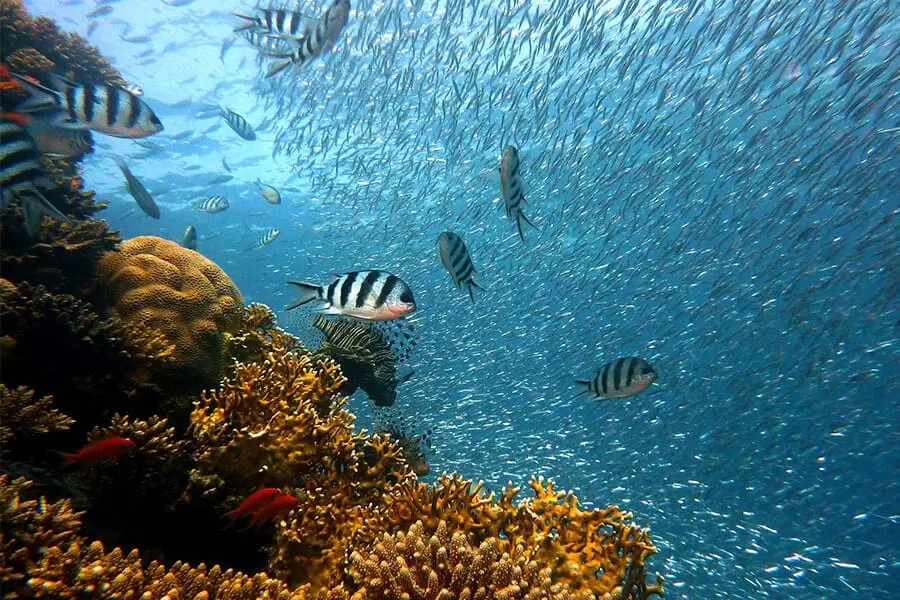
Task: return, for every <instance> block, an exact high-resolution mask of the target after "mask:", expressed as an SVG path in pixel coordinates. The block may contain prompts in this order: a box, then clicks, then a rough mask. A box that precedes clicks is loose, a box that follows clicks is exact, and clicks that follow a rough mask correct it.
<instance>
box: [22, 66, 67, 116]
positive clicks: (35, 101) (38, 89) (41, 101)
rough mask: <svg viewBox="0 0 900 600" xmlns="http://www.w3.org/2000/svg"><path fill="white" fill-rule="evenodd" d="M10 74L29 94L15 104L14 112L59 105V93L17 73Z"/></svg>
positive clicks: (36, 110)
mask: <svg viewBox="0 0 900 600" xmlns="http://www.w3.org/2000/svg"><path fill="white" fill-rule="evenodd" d="M10 75H11V76H12V77H13V78H14V79H15V80H16V81H17V82H19V85H20V86H22V89H23V90H25V92H26V93H27V94H28V95H29V98H28V99H27V100H24V101H23V102H20V103H19V105H18V106H16V112H38V111H42V110H46V109H48V108H57V107H58V106H59V104H58V103H59V101H60V98H59V93H58V92H56V91H55V90H52V89H50V88H48V87H45V86H43V85H41V84H39V83H35V82H33V81H31V80H29V79H28V78H27V77H25V76H23V75H19V74H18V73H10Z"/></svg>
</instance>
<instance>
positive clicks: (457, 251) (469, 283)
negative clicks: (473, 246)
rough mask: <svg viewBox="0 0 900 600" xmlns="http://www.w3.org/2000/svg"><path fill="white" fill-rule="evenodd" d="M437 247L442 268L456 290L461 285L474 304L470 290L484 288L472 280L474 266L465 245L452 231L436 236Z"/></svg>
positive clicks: (473, 295)
mask: <svg viewBox="0 0 900 600" xmlns="http://www.w3.org/2000/svg"><path fill="white" fill-rule="evenodd" d="M438 246H439V249H440V253H441V262H442V263H443V264H444V268H445V269H447V272H448V273H450V277H452V278H453V282H454V283H455V284H456V287H457V288H459V287H461V286H462V285H465V286H466V290H467V291H468V292H469V298H471V299H472V304H474V303H475V294H474V292H473V291H472V288H478V289H480V290H483V289H484V288H483V287H481V286H480V285H478V284H477V283H476V282H475V280H474V279H472V275H473V274H474V273H475V272H476V271H475V266H474V265H473V264H472V256H471V255H470V254H469V249H468V248H466V243H465V242H463V240H462V238H461V237H459V236H458V235H456V234H455V233H453V232H452V231H445V232H444V233H442V234H441V235H439V236H438Z"/></svg>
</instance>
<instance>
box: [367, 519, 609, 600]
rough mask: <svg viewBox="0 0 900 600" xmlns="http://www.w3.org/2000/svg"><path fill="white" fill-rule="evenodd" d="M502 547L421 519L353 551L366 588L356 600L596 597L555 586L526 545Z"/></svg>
mask: <svg viewBox="0 0 900 600" xmlns="http://www.w3.org/2000/svg"><path fill="white" fill-rule="evenodd" d="M500 545H501V542H500V540H498V539H497V538H488V539H486V540H485V541H483V542H481V543H480V544H479V545H478V546H474V545H473V544H472V543H471V542H470V541H469V539H468V538H467V536H466V535H465V534H464V533H462V532H459V531H457V532H456V533H452V532H451V531H450V529H448V527H447V524H446V523H445V522H444V521H441V522H440V523H439V524H438V527H437V530H436V531H435V532H434V534H433V535H430V536H429V535H428V534H427V533H426V530H425V527H424V525H423V524H422V522H421V521H417V522H416V523H414V524H413V526H412V527H410V529H409V531H407V532H406V533H404V532H402V531H401V532H398V533H396V534H394V535H393V536H391V535H388V534H387V533H385V534H383V535H382V536H381V538H380V540H379V541H378V542H377V543H376V544H375V545H374V546H373V547H371V548H370V549H367V550H362V551H356V552H353V554H352V556H351V557H350V568H349V573H350V576H351V577H352V578H353V579H354V580H355V581H357V582H359V583H360V584H361V587H360V589H359V590H357V592H356V593H355V594H354V595H353V596H352V598H353V600H362V599H367V598H409V599H410V600H454V599H458V598H484V599H489V598H496V599H500V598H503V599H505V600H519V599H522V600H539V599H540V600H594V595H593V594H592V593H590V592H581V593H571V592H570V591H569V590H568V588H567V587H566V586H564V585H558V584H557V585H554V584H553V582H552V580H551V569H550V568H549V567H547V566H546V565H545V564H543V563H541V562H539V561H535V560H533V559H530V558H529V557H528V556H527V553H526V551H525V548H524V547H523V546H522V545H518V546H515V547H513V548H512V549H511V550H510V551H509V552H504V551H503V550H501V548H500Z"/></svg>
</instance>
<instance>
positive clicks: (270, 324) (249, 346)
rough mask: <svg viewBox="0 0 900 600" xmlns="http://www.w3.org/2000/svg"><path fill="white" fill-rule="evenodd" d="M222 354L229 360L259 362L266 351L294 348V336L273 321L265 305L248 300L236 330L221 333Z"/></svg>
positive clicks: (271, 314)
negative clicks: (222, 339)
mask: <svg viewBox="0 0 900 600" xmlns="http://www.w3.org/2000/svg"><path fill="white" fill-rule="evenodd" d="M225 339H226V343H225V353H226V355H227V356H228V357H229V358H230V361H231V362H234V361H237V362H241V363H248V362H260V361H263V360H265V358H266V356H267V354H268V353H269V352H274V351H283V350H294V349H295V348H298V347H299V346H300V343H299V342H298V341H297V338H295V337H294V336H292V335H290V334H289V333H287V332H285V331H284V330H283V329H281V328H279V327H278V326H277V325H276V324H275V314H274V313H273V312H272V309H270V308H269V307H268V306H266V305H265V304H259V303H252V304H248V305H247V307H246V308H245V309H244V316H243V322H242V324H241V328H240V330H239V331H238V332H237V333H234V334H228V335H226V336H225Z"/></svg>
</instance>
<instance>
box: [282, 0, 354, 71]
mask: <svg viewBox="0 0 900 600" xmlns="http://www.w3.org/2000/svg"><path fill="white" fill-rule="evenodd" d="M349 13H350V1H349V0H333V2H332V3H331V4H330V5H328V8H326V9H325V13H324V14H323V15H322V17H321V18H320V19H319V21H318V22H317V23H316V26H315V27H314V28H312V29H310V30H308V31H307V32H306V33H305V35H303V36H302V37H300V38H299V39H298V40H297V41H298V47H297V49H296V50H294V51H293V52H292V53H290V54H284V53H271V54H268V56H271V57H272V58H280V59H283V60H279V61H278V62H276V63H275V64H274V65H272V66H271V67H270V68H269V70H268V72H266V77H272V76H273V75H275V74H277V73H280V72H281V71H283V70H284V69H287V68H288V67H289V66H291V65H295V66H298V67H302V66H303V65H306V64H308V63H310V62H312V61H313V60H315V59H316V58H318V57H319V56H321V55H322V54H324V53H325V52H327V51H328V50H330V49H331V47H332V46H334V43H335V42H336V41H337V39H338V36H340V34H341V31H342V30H343V29H344V25H346V24H347V16H348V14H349Z"/></svg>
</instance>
